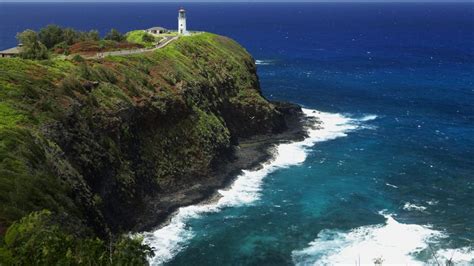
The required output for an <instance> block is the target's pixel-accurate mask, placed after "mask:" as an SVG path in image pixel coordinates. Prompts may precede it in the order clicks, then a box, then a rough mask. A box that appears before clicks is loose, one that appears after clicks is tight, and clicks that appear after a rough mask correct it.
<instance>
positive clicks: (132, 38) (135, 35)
mask: <svg viewBox="0 0 474 266" xmlns="http://www.w3.org/2000/svg"><path fill="white" fill-rule="evenodd" d="M125 37H126V40H127V42H130V43H137V44H141V45H143V46H145V47H153V46H154V45H155V43H156V42H158V41H159V39H161V38H160V37H155V36H153V35H151V34H149V33H147V32H145V31H144V30H134V31H130V32H128V33H127V34H126V35H125Z"/></svg>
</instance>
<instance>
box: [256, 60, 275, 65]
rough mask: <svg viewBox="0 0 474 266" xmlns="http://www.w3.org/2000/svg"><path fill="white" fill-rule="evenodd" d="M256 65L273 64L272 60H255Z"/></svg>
mask: <svg viewBox="0 0 474 266" xmlns="http://www.w3.org/2000/svg"><path fill="white" fill-rule="evenodd" d="M255 64H256V65H262V66H267V65H271V64H273V61H272V60H255Z"/></svg>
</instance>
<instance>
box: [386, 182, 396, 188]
mask: <svg viewBox="0 0 474 266" xmlns="http://www.w3.org/2000/svg"><path fill="white" fill-rule="evenodd" d="M385 185H386V186H389V187H393V188H398V187H397V186H395V185H392V184H390V183H385Z"/></svg>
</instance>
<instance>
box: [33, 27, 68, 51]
mask: <svg viewBox="0 0 474 266" xmlns="http://www.w3.org/2000/svg"><path fill="white" fill-rule="evenodd" d="M68 33H69V34H70V32H68ZM68 37H70V36H68ZM38 38H39V41H40V42H41V43H43V44H44V45H45V46H46V48H48V49H51V48H53V47H54V46H55V45H57V44H59V43H61V42H64V41H65V38H64V34H63V29H61V28H60V27H59V26H57V25H53V24H50V25H48V26H46V27H44V28H42V29H41V30H40V31H39V33H38Z"/></svg>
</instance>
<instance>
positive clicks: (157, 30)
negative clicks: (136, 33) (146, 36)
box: [145, 27, 168, 35]
mask: <svg viewBox="0 0 474 266" xmlns="http://www.w3.org/2000/svg"><path fill="white" fill-rule="evenodd" d="M145 31H146V32H147V33H150V34H155V35H158V34H163V33H167V32H168V30H167V29H165V28H163V27H153V28H149V29H146V30H145Z"/></svg>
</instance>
